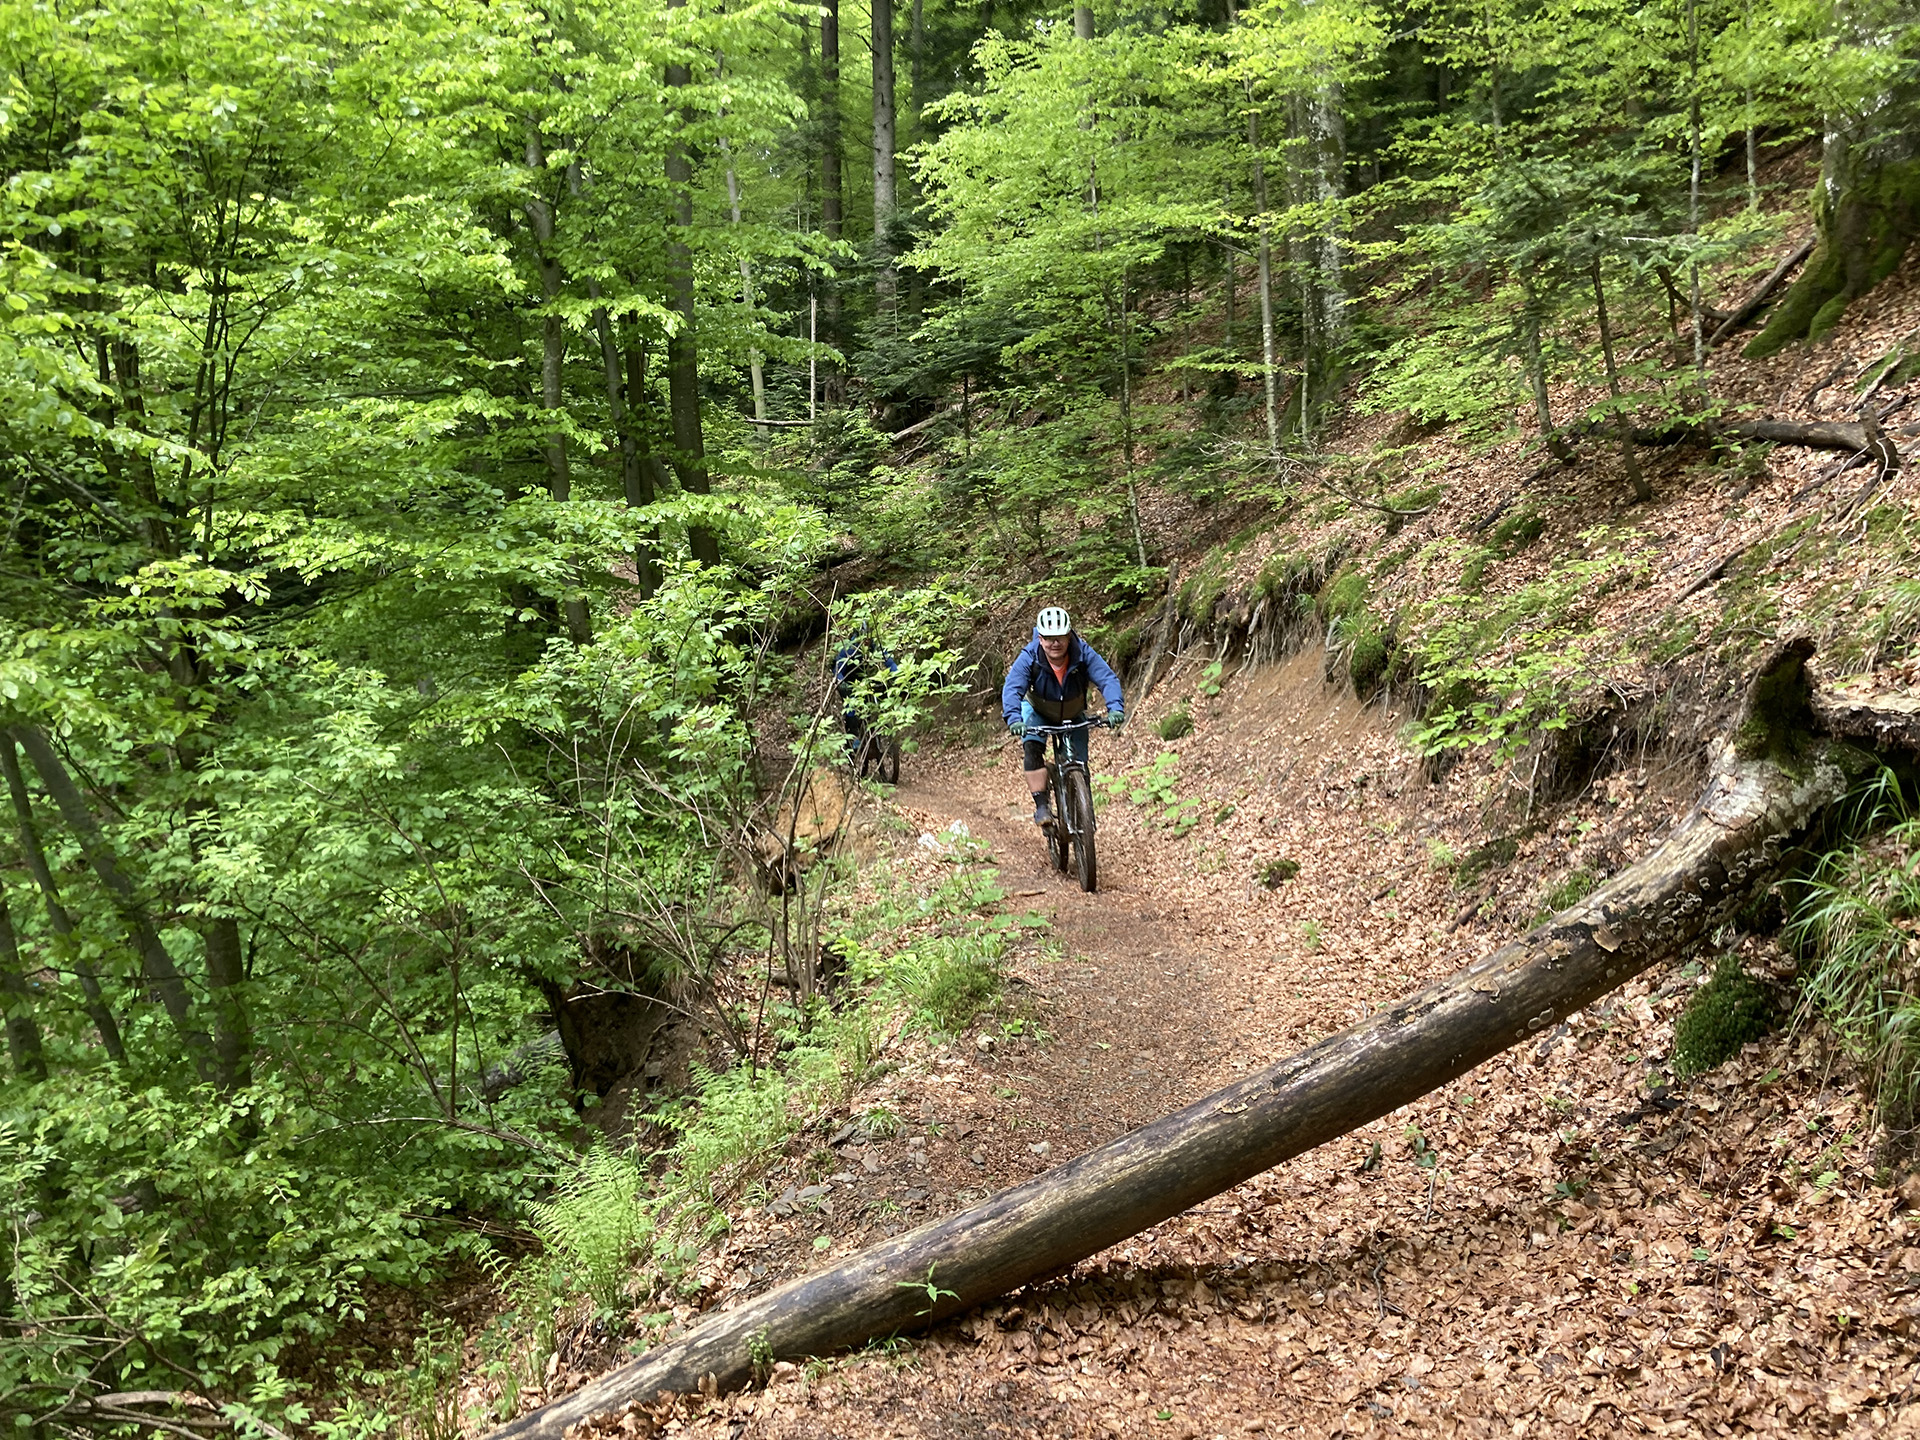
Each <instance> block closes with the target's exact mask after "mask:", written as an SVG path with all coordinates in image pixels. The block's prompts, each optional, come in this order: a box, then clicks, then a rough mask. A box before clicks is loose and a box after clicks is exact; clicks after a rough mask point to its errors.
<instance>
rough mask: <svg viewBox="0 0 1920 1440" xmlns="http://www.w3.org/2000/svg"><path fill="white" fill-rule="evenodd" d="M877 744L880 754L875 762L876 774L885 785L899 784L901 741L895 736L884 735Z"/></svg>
mask: <svg viewBox="0 0 1920 1440" xmlns="http://www.w3.org/2000/svg"><path fill="white" fill-rule="evenodd" d="M877 744H878V745H879V756H878V759H877V760H876V761H875V764H874V774H875V775H876V776H877V777H878V778H879V780H880V783H881V784H883V785H898V784H899V783H900V741H899V740H898V738H896V737H895V736H892V735H888V736H884V737H882V738H881V739H880V740H879V741H878V742H877Z"/></svg>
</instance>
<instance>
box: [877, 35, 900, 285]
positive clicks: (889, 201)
mask: <svg viewBox="0 0 1920 1440" xmlns="http://www.w3.org/2000/svg"><path fill="white" fill-rule="evenodd" d="M893 179H894V103H893V0H873V259H874V266H875V273H874V282H873V299H874V308H875V310H876V312H877V315H878V317H879V318H881V319H884V320H887V321H892V320H893V319H894V318H895V314H894V306H895V300H896V297H897V294H898V291H899V286H900V272H899V271H898V270H897V269H895V268H894V263H893V220H894V185H893Z"/></svg>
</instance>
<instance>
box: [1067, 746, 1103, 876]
mask: <svg viewBox="0 0 1920 1440" xmlns="http://www.w3.org/2000/svg"><path fill="white" fill-rule="evenodd" d="M1066 791H1067V815H1068V816H1069V817H1070V820H1069V824H1068V828H1069V829H1070V830H1071V831H1072V832H1073V859H1074V867H1075V869H1076V871H1077V872H1078V875H1079V878H1080V888H1081V889H1082V890H1084V891H1086V892H1087V893H1088V894H1089V895H1091V894H1092V893H1093V891H1094V887H1095V886H1096V885H1098V883H1099V880H1100V870H1099V863H1098V861H1097V860H1096V859H1095V857H1094V849H1093V788H1092V787H1091V786H1090V785H1089V784H1088V783H1087V772H1086V771H1084V770H1069V771H1068V772H1067V778H1066Z"/></svg>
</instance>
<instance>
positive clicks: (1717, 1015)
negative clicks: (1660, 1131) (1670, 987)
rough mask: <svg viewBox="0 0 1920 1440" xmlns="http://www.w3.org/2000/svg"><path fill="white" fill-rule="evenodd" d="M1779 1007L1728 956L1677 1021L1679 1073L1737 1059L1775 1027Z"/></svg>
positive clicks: (1675, 1050)
mask: <svg viewBox="0 0 1920 1440" xmlns="http://www.w3.org/2000/svg"><path fill="white" fill-rule="evenodd" d="M1773 1019H1774V1007H1773V1002H1772V1000H1771V999H1770V998H1769V997H1768V995H1767V991H1766V987H1765V986H1763V985H1762V984H1761V983H1760V982H1759V981H1758V980H1756V979H1754V978H1753V977H1752V976H1751V975H1749V974H1747V972H1746V971H1744V970H1742V969H1741V968H1740V962H1739V960H1738V959H1736V958H1735V957H1734V956H1733V955H1731V954H1728V955H1722V956H1721V957H1720V962H1719V964H1717V965H1716V966H1714V970H1713V978H1712V979H1711V980H1709V981H1708V982H1707V983H1706V984H1705V985H1702V986H1701V987H1700V988H1699V989H1698V990H1696V991H1694V993H1693V998H1692V999H1691V1000H1689V1001H1688V1002H1687V1008H1686V1009H1685V1010H1682V1011H1681V1012H1680V1016H1679V1018H1678V1019H1677V1020H1675V1021H1674V1022H1673V1073H1674V1075H1675V1077H1676V1078H1684V1077H1686V1076H1688V1075H1698V1074H1699V1073H1700V1072H1701V1071H1703V1070H1711V1069H1713V1067H1714V1066H1716V1065H1720V1064H1723V1063H1725V1062H1726V1061H1728V1060H1731V1059H1732V1058H1733V1057H1734V1056H1735V1055H1738V1054H1739V1053H1740V1047H1741V1046H1742V1045H1745V1044H1746V1043H1747V1042H1748V1041H1751V1040H1758V1039H1759V1038H1760V1037H1761V1036H1762V1035H1765V1034H1766V1033H1767V1031H1768V1030H1770V1029H1772V1028H1773Z"/></svg>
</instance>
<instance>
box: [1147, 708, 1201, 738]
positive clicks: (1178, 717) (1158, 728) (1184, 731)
mask: <svg viewBox="0 0 1920 1440" xmlns="http://www.w3.org/2000/svg"><path fill="white" fill-rule="evenodd" d="M1153 733H1154V734H1156V735H1158V736H1159V737H1160V738H1161V739H1162V740H1180V739H1184V738H1185V737H1186V736H1188V735H1191V734H1192V733H1193V716H1192V715H1191V714H1189V713H1188V712H1187V711H1186V710H1184V709H1181V710H1175V711H1174V712H1173V713H1172V714H1170V715H1163V716H1162V717H1161V718H1160V723H1159V724H1157V725H1155V726H1154V727H1153Z"/></svg>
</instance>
